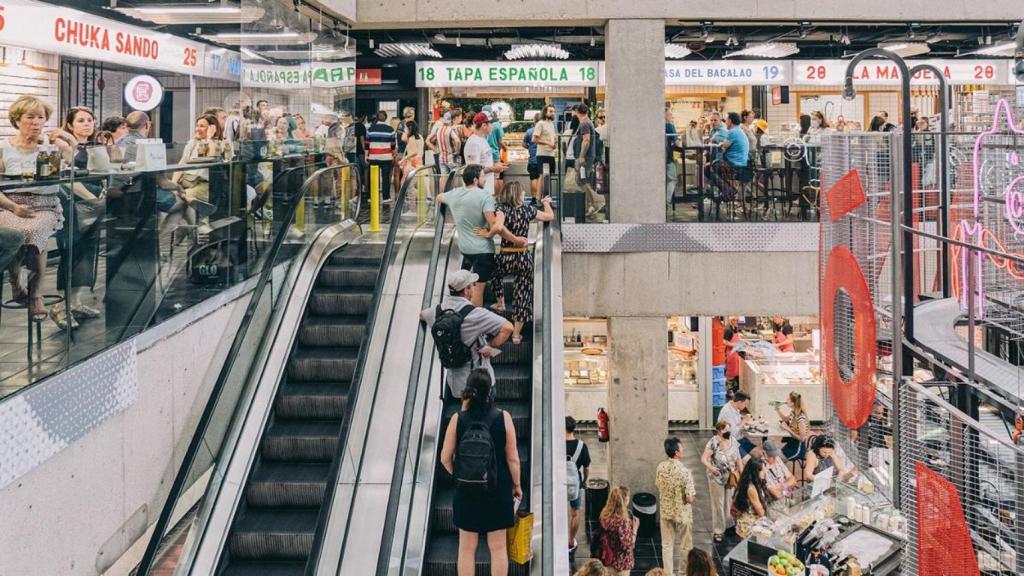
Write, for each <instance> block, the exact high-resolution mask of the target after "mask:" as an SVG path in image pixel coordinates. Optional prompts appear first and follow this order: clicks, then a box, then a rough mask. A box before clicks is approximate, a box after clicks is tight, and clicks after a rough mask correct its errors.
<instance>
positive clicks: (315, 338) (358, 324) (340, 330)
mask: <svg viewBox="0 0 1024 576" xmlns="http://www.w3.org/2000/svg"><path fill="white" fill-rule="evenodd" d="M365 334H366V316H310V317H308V318H306V319H305V320H303V321H302V326H301V327H300V328H299V344H301V345H302V346H306V347H309V348H314V347H318V346H359V345H360V344H362V342H363V336H364V335H365ZM498 358H501V356H499V357H498Z"/></svg>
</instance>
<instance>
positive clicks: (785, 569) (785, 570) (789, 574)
mask: <svg viewBox="0 0 1024 576" xmlns="http://www.w3.org/2000/svg"><path fill="white" fill-rule="evenodd" d="M768 573H769V574H771V575H772V576H803V573H804V563H803V562H801V561H799V560H797V558H796V556H794V555H792V554H790V553H789V552H784V551H781V550H780V551H779V552H778V553H777V554H776V555H774V556H772V557H771V558H769V559H768Z"/></svg>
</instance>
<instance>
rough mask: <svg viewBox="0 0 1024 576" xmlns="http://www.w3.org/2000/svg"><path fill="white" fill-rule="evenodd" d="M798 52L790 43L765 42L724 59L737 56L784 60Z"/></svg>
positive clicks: (738, 51)
mask: <svg viewBox="0 0 1024 576" xmlns="http://www.w3.org/2000/svg"><path fill="white" fill-rule="evenodd" d="M799 51H800V48H798V47H797V45H796V44H794V43H792V42H765V43H763V44H751V45H748V46H747V47H746V48H744V49H743V50H736V51H734V52H729V53H728V54H726V55H725V57H726V58H734V57H737V56H754V57H756V58H785V57H787V56H792V55H794V54H796V53H797V52H799Z"/></svg>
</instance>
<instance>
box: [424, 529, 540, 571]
mask: <svg viewBox="0 0 1024 576" xmlns="http://www.w3.org/2000/svg"><path fill="white" fill-rule="evenodd" d="M458 559H459V536H458V535H457V534H437V535H435V536H434V537H433V538H431V539H430V543H429V544H427V562H426V566H424V570H423V575H424V576H457V575H458V569H457V566H456V564H457V562H458ZM490 565H491V563H490V552H488V550H487V542H485V541H483V540H481V541H480V542H479V543H478V544H477V547H476V576H490V573H491V572H490ZM508 573H509V575H510V576H527V575H528V574H529V573H530V566H529V564H527V565H520V564H516V563H515V562H510V563H509V571H508Z"/></svg>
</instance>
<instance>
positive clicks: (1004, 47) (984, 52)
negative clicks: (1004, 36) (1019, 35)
mask: <svg viewBox="0 0 1024 576" xmlns="http://www.w3.org/2000/svg"><path fill="white" fill-rule="evenodd" d="M1016 53H1017V43H1016V42H1007V43H1006V44H995V45H993V46H986V47H984V48H979V49H978V50H975V51H974V52H971V54H974V55H978V56H1006V57H1009V58H1012V57H1013V56H1014V55H1015V54H1016Z"/></svg>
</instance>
